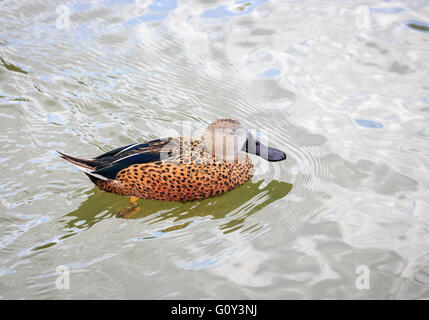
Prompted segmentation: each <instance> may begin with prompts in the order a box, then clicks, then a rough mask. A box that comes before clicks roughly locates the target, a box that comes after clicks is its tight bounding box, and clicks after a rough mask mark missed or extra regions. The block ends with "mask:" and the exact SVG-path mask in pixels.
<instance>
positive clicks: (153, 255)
mask: <svg viewBox="0 0 429 320" xmlns="http://www.w3.org/2000/svg"><path fill="white" fill-rule="evenodd" d="M61 5H63V6H61ZM64 5H65V6H64ZM67 13H69V16H67ZM0 30H1V31H0V127H1V132H0V141H1V144H0V148H1V154H0V165H1V171H0V176H1V183H0V225H1V228H0V297H1V298H36V299H45V298H49V299H53V298H60V299H61V298H79V299H81V298H83V299H86V298H91V299H92V298H114V299H118V298H132V299H136V298H153V299H166V298H172V299H175V298H179V299H182V298H183V299H191V298H195V299H199V298H208V299H212V298H243V299H247V298H260V299H268V298H271V299H285V298H291V299H306V298H315V299H326V298H328V299H329V298H342V299H351V298H358V299H367V298H380V299H403V298H405V299H415V298H429V196H428V191H427V189H428V185H429V174H428V169H429V73H428V68H429V3H428V1H426V0H420V1H418V0H407V1H405V0H403V1H395V0H391V1H380V0H377V1H376V0H373V1H371V0H368V1H334V0H329V1H315V0H312V1H311V0H309V1H298V0H297V1H281V0H272V1H269V0H256V1H237V2H234V1H225V0H223V1H217V0H210V1H208V0H207V1H202V0H200V1H198V0H185V1H180V0H177V1H176V0H153V1H145V0H142V1H132V0H128V1H119V0H106V1H69V2H65V3H64V2H63V1H46V0H43V1H42V0H31V1H30V0H25V1H11V0H5V1H0ZM220 117H231V118H237V119H240V120H242V121H243V122H245V123H246V124H247V125H248V127H249V128H251V129H257V130H258V132H261V135H263V134H264V132H265V133H266V134H267V135H269V141H270V144H271V145H273V146H275V147H277V148H279V149H282V150H284V151H285V152H286V153H287V154H288V159H287V160H286V161H283V162H280V163H269V164H268V163H263V162H261V161H260V160H259V159H256V158H253V157H252V159H253V161H254V162H255V165H256V166H257V168H258V171H257V172H256V175H255V176H254V178H253V179H252V181H250V182H248V183H246V184H245V185H244V186H242V187H240V188H238V189H236V190H234V191H232V192H230V193H228V194H225V195H224V196H221V197H217V198H212V199H206V200H204V201H196V202H191V203H185V204H182V203H172V202H159V201H150V200H140V201H139V206H140V211H139V212H138V213H137V214H135V215H133V216H131V217H129V219H125V218H123V216H122V215H121V212H123V211H124V210H126V209H127V207H128V206H129V202H128V199H127V198H125V197H120V196H116V195H112V194H108V193H105V192H102V191H100V190H98V189H97V188H95V187H94V186H93V184H92V183H91V182H90V181H89V180H88V179H87V177H86V176H85V175H84V174H82V173H81V172H78V170H77V169H75V168H73V167H71V166H70V165H68V164H67V163H65V162H63V161H62V160H61V159H60V158H59V157H58V156H57V154H56V152H55V150H61V151H63V152H66V153H70V154H73V155H77V156H83V157H92V156H96V155H98V154H100V153H102V152H105V151H108V150H110V149H112V148H115V147H119V146H122V145H125V144H130V143H134V142H137V141H144V140H149V139H155V138H159V137H167V136H173V135H179V134H182V132H183V128H184V127H185V128H188V129H189V130H191V131H192V133H194V132H195V134H196V135H198V133H200V132H201V131H202V130H203V129H204V128H205V127H206V126H207V124H209V123H210V122H212V121H213V120H215V119H216V118H220ZM188 129H186V130H188ZM60 265H64V266H66V267H68V268H69V270H70V288H69V289H68V290H67V289H65V290H59V289H57V287H56V280H57V277H58V274H57V273H56V271H57V267H58V266H60ZM362 266H363V267H362ZM362 270H363V271H362ZM367 271H368V272H367ZM361 272H363V273H361ZM360 276H367V277H366V278H365V279H363V278H361V277H360ZM362 279H363V280H362ZM366 280H368V281H369V282H365V284H368V286H369V288H368V287H367V286H363V287H362V283H364V282H362V281H366ZM365 288H367V289H368V290H366V289H365Z"/></svg>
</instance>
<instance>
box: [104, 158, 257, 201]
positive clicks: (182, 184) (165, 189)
mask: <svg viewBox="0 0 429 320" xmlns="http://www.w3.org/2000/svg"><path fill="white" fill-rule="evenodd" d="M252 173H253V165H252V163H251V162H250V160H249V159H248V158H246V160H245V161H234V162H223V163H216V162H215V163H210V164H207V163H205V164H196V163H194V162H189V163H179V164H175V163H168V162H162V161H158V162H155V163H150V164H134V165H132V166H130V167H129V168H126V169H124V170H122V171H120V172H119V173H118V175H117V177H116V180H112V181H101V180H100V181H99V182H98V183H97V184H98V186H99V187H100V188H101V189H103V190H105V191H109V192H113V193H115V194H118V195H124V196H135V197H139V198H143V199H153V200H166V201H191V200H196V199H203V198H208V197H211V196H215V195H220V194H222V193H225V192H227V191H229V190H232V189H234V188H236V187H238V186H240V185H242V184H243V183H245V182H247V181H248V180H249V179H250V178H251V177H252Z"/></svg>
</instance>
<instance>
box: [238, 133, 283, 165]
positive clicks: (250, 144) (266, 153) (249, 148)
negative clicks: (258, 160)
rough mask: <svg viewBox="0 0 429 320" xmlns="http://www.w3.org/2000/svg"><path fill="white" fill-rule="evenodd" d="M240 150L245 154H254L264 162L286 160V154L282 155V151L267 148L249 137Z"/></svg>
mask: <svg viewBox="0 0 429 320" xmlns="http://www.w3.org/2000/svg"><path fill="white" fill-rule="evenodd" d="M242 150H243V151H245V152H247V153H251V154H256V155H257V156H260V157H262V158H264V159H265V160H268V161H271V162H274V161H282V160H285V159H286V153H284V152H283V151H280V150H277V149H274V148H271V147H268V146H266V145H264V144H262V143H261V142H259V141H258V140H257V139H255V138H254V137H253V136H250V135H249V137H248V138H247V141H246V143H245V144H244V146H243V149H242Z"/></svg>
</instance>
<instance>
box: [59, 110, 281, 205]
mask: <svg viewBox="0 0 429 320" xmlns="http://www.w3.org/2000/svg"><path fill="white" fill-rule="evenodd" d="M248 153H251V154H256V155H259V156H261V157H263V158H264V159H266V160H268V161H281V160H284V159H286V154H285V153H284V152H282V151H279V150H277V149H274V148H270V147H268V146H265V145H264V144H262V143H260V142H259V141H258V140H257V139H256V138H254V137H253V135H252V134H251V133H250V132H249V130H248V129H247V128H246V126H245V125H244V124H243V123H242V122H241V121H238V120H234V119H218V120H216V121H214V122H213V123H212V124H210V125H209V126H208V127H207V129H206V130H205V132H204V133H203V135H202V137H201V139H192V138H187V137H173V138H165V139H157V140H153V141H149V142H144V143H136V144H131V145H127V146H124V147H120V148H117V149H115V150H112V151H109V152H106V153H104V154H102V155H100V156H98V157H95V158H93V159H81V158H75V157H72V156H68V155H66V154H64V153H61V152H59V154H60V156H61V157H62V158H63V159H64V160H66V161H67V162H69V163H71V164H73V165H75V166H76V167H78V168H79V169H80V170H82V171H83V172H85V173H86V174H87V175H88V177H89V179H91V181H92V182H93V183H94V184H95V185H97V186H98V187H99V188H100V189H102V190H104V191H107V192H111V193H114V194H118V195H122V196H129V197H132V199H136V198H142V199H153V200H165V201H181V202H186V201H192V200H197V199H204V198H208V197H212V196H216V195H221V194H223V193H225V192H227V191H229V190H232V189H234V188H236V187H238V186H240V185H242V184H244V183H245V182H247V181H248V180H249V179H250V178H251V177H252V175H253V164H252V162H251V161H250V158H249V156H248V155H247V154H248Z"/></svg>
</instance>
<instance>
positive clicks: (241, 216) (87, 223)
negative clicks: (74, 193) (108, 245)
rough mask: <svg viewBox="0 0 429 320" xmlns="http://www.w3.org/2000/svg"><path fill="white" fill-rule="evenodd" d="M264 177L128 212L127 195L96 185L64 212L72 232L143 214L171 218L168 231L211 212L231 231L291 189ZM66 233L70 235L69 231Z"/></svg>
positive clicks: (148, 203)
mask: <svg viewBox="0 0 429 320" xmlns="http://www.w3.org/2000/svg"><path fill="white" fill-rule="evenodd" d="M262 183H263V181H258V182H252V181H249V182H247V183H245V184H244V185H243V186H241V187H239V188H237V189H235V190H233V191H231V192H229V193H226V194H224V195H222V196H219V197H215V198H209V199H205V200H200V201H193V202H188V203H178V202H165V201H155V200H139V201H138V206H139V211H138V212H136V213H134V214H132V215H127V214H124V212H125V211H127V210H128V208H127V206H128V205H129V203H128V201H127V199H126V198H123V197H120V196H115V195H112V194H109V193H106V192H103V191H99V190H97V189H95V188H94V189H93V190H91V191H90V192H89V193H90V195H89V197H88V199H87V200H85V201H84V202H83V203H82V204H81V205H80V207H79V208H78V209H77V210H75V211H73V212H70V213H68V214H67V215H65V216H64V218H65V219H64V220H65V221H64V222H65V224H66V228H68V229H70V230H72V233H73V234H75V232H76V231H77V229H87V228H90V227H91V226H93V225H94V224H96V223H98V222H100V221H102V220H104V219H107V218H112V217H116V218H124V217H125V218H129V219H141V218H146V219H147V221H148V223H154V222H157V221H162V220H166V219H171V220H172V221H173V222H174V225H173V226H172V227H170V228H168V229H163V230H160V231H161V232H169V231H173V230H178V229H182V228H185V227H186V226H188V225H189V224H190V223H192V221H193V218H195V217H206V216H210V217H212V219H225V222H224V223H222V224H221V225H220V229H221V230H222V231H223V232H225V233H228V232H232V231H235V230H238V229H241V228H242V227H243V226H244V222H245V220H246V218H247V217H249V216H251V215H253V214H255V213H256V212H258V211H260V210H261V209H263V208H264V207H266V206H268V205H269V204H271V203H273V202H274V201H276V200H279V199H281V198H283V197H285V196H286V195H287V194H288V193H289V192H290V190H291V189H292V184H289V183H286V182H279V181H271V182H269V183H268V184H267V185H265V186H264V187H262ZM68 236H71V234H70V235H68Z"/></svg>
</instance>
